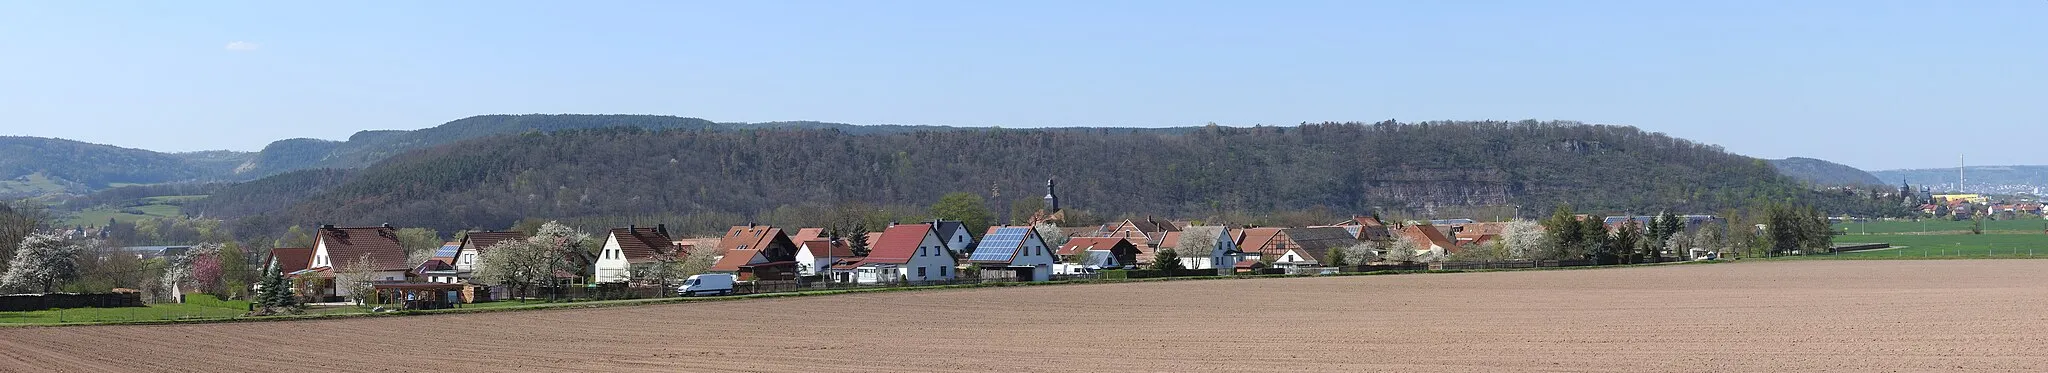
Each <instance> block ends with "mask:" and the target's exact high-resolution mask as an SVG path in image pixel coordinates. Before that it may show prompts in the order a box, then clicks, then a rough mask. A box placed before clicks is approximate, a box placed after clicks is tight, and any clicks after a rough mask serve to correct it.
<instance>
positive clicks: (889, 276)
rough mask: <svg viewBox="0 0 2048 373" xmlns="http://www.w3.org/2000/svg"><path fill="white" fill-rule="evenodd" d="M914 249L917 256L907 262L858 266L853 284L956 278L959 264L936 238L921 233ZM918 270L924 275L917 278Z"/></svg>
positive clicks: (958, 272) (929, 234)
mask: <svg viewBox="0 0 2048 373" xmlns="http://www.w3.org/2000/svg"><path fill="white" fill-rule="evenodd" d="M917 247H918V252H917V254H914V255H911V256H910V261H909V262H907V263H903V264H881V263H877V264H869V265H864V266H861V267H860V271H859V276H858V277H859V278H858V279H857V281H858V282H860V283H878V282H889V281H895V280H910V281H947V280H952V279H954V278H955V277H958V276H959V274H960V271H959V268H956V266H958V265H959V263H958V262H956V261H955V260H954V259H953V254H952V253H950V252H947V250H950V249H949V248H948V247H947V246H946V244H945V243H944V242H939V237H938V235H936V234H934V233H925V235H924V241H922V242H919V243H918V246H917ZM919 268H923V269H924V275H922V276H920V275H918V269H919Z"/></svg>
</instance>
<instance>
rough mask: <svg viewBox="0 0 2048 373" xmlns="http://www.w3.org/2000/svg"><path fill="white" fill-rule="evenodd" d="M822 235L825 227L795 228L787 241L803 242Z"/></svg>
mask: <svg viewBox="0 0 2048 373" xmlns="http://www.w3.org/2000/svg"><path fill="white" fill-rule="evenodd" d="M824 236H825V228H797V230H796V234H793V235H790V236H789V242H795V243H804V242H808V241H810V240H815V239H818V238H819V237H824Z"/></svg>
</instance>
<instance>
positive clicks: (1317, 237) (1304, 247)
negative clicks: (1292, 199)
mask: <svg viewBox="0 0 2048 373" xmlns="http://www.w3.org/2000/svg"><path fill="white" fill-rule="evenodd" d="M1274 237H1275V238H1274V239H1273V240H1272V241H1281V242H1277V243H1276V244H1272V245H1269V246H1272V247H1279V248H1281V249H1280V256H1279V257H1277V258H1275V259H1274V260H1273V266H1276V267H1322V266H1327V265H1329V264H1331V261H1330V252H1331V251H1333V250H1341V249H1345V248H1349V247H1351V246H1353V245H1357V244H1358V243H1359V242H1360V241H1358V238H1356V237H1353V236H1352V235H1351V233H1350V232H1348V231H1346V230H1344V228H1338V227H1324V228H1288V229H1286V230H1283V231H1282V232H1281V234H1278V235H1274ZM1269 242H1270V241H1269Z"/></svg>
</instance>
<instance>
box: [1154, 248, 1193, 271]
mask: <svg viewBox="0 0 2048 373" xmlns="http://www.w3.org/2000/svg"><path fill="white" fill-rule="evenodd" d="M1152 269H1157V270H1166V271H1176V270H1182V269H1187V266H1186V265H1183V264H1182V263H1181V262H1180V253H1179V252H1178V251H1175V250H1160V251H1159V253H1158V254H1155V255H1153V256H1152Z"/></svg>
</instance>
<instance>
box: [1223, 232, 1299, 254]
mask: <svg viewBox="0 0 2048 373" xmlns="http://www.w3.org/2000/svg"><path fill="white" fill-rule="evenodd" d="M1286 231H1287V229H1286V228H1245V229H1241V230H1238V231H1237V236H1236V237H1235V238H1233V239H1234V240H1236V241H1237V247H1238V249H1239V250H1243V251H1244V252H1245V254H1247V255H1251V256H1252V258H1253V259H1258V260H1261V261H1264V260H1266V259H1279V258H1280V256H1281V255H1285V254H1286V253H1287V250H1288V249H1291V248H1292V247H1291V246H1289V245H1292V244H1293V241H1291V240H1288V239H1287V232H1286Z"/></svg>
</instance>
